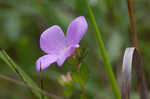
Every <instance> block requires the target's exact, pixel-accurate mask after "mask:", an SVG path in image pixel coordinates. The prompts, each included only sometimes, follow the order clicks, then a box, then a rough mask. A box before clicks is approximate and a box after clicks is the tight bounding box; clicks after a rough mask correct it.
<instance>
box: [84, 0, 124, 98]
mask: <svg viewBox="0 0 150 99" xmlns="http://www.w3.org/2000/svg"><path fill="white" fill-rule="evenodd" d="M86 5H87V7H88V11H89V15H90V19H91V22H92V25H93V28H94V30H95V33H96V37H97V40H98V44H99V48H100V52H101V54H102V58H103V60H104V64H105V67H106V71H107V74H108V77H109V81H110V83H111V86H112V90H113V92H114V96H115V98H116V99H121V94H120V90H119V88H118V86H117V81H116V79H115V76H114V73H113V71H112V67H111V65H110V62H109V59H108V57H107V55H106V50H105V48H104V44H103V41H102V38H101V34H100V30H99V28H98V26H97V24H96V20H95V17H94V14H93V12H92V9H91V7H90V6H89V4H88V0H86Z"/></svg>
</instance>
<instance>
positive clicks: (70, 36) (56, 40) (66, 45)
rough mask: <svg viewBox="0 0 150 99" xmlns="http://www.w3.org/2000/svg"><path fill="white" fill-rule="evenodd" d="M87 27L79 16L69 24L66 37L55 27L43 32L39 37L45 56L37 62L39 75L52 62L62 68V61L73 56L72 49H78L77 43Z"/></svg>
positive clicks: (83, 19)
mask: <svg viewBox="0 0 150 99" xmlns="http://www.w3.org/2000/svg"><path fill="white" fill-rule="evenodd" d="M87 27H88V25H87V22H86V20H85V18H84V17H83V16H80V17H78V18H76V19H75V20H73V21H72V22H71V23H70V25H69V27H68V30H67V34H66V36H65V35H64V33H63V31H62V30H61V28H60V27H59V26H57V25H54V26H52V27H50V28H48V29H47V30H45V31H44V32H43V33H42V35H41V37H40V47H41V49H42V51H44V52H45V53H46V55H44V56H42V57H40V58H39V59H38V60H37V62H36V70H37V72H38V73H40V71H43V70H45V69H46V68H48V67H49V66H50V64H52V63H54V62H57V64H58V66H62V65H63V63H64V61H65V60H66V59H67V58H68V57H69V56H71V55H72V54H73V52H74V49H75V48H79V42H80V40H81V39H82V37H83V36H84V34H85V32H86V30H87Z"/></svg>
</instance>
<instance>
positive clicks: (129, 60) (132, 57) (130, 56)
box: [120, 47, 148, 99]
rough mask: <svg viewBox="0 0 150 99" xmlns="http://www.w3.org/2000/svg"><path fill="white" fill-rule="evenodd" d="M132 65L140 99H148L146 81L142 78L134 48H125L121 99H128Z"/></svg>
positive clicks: (139, 58)
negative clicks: (133, 65)
mask: <svg viewBox="0 0 150 99" xmlns="http://www.w3.org/2000/svg"><path fill="white" fill-rule="evenodd" d="M132 64H135V66H136V68H135V71H136V78H137V82H138V87H139V89H140V97H141V99H148V91H147V87H146V80H145V78H144V71H142V69H141V68H142V63H141V57H140V54H139V53H138V51H137V50H136V49H135V47H131V48H126V50H125V54H124V58H123V65H122V75H121V77H122V78H121V86H120V87H121V96H122V99H130V86H131V77H132V75H131V74H132Z"/></svg>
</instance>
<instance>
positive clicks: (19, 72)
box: [0, 49, 48, 99]
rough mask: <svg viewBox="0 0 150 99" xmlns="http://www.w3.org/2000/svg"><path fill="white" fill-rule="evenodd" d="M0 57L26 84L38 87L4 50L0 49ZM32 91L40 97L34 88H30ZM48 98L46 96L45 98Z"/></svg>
mask: <svg viewBox="0 0 150 99" xmlns="http://www.w3.org/2000/svg"><path fill="white" fill-rule="evenodd" d="M0 58H1V59H2V60H3V61H4V62H5V63H6V64H7V65H8V66H10V68H11V69H12V70H13V71H14V72H16V73H17V75H18V76H19V77H20V78H21V79H22V80H23V81H24V82H25V83H27V84H28V85H30V86H32V87H35V88H38V86H37V85H36V83H35V82H34V81H33V80H32V79H31V78H30V77H29V76H28V75H27V74H26V73H25V72H24V71H23V70H22V69H21V68H20V67H19V66H18V65H17V64H16V63H15V62H14V61H13V60H12V59H11V58H10V57H9V56H8V54H7V53H6V52H5V50H3V49H2V50H0ZM32 92H33V93H34V94H35V96H37V98H39V99H40V97H41V94H40V93H39V92H37V91H36V90H32ZM47 99H48V98H47Z"/></svg>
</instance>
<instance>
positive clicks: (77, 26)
mask: <svg viewBox="0 0 150 99" xmlns="http://www.w3.org/2000/svg"><path fill="white" fill-rule="evenodd" d="M87 27H88V24H87V22H86V19H85V18H84V16H80V17H78V18H76V19H75V20H73V21H72V22H71V24H70V25H69V27H68V30H67V37H66V38H67V45H76V44H78V43H79V42H80V40H81V39H82V37H83V36H84V34H85V33H86V30H87Z"/></svg>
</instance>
